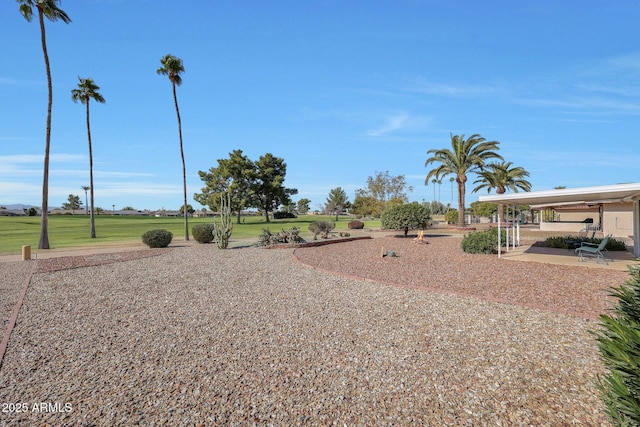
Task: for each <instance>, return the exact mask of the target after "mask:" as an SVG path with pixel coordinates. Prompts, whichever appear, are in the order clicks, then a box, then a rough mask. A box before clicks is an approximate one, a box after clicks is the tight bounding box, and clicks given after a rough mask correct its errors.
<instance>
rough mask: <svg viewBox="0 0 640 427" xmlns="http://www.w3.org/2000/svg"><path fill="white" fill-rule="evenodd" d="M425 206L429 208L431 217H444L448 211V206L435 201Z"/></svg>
mask: <svg viewBox="0 0 640 427" xmlns="http://www.w3.org/2000/svg"><path fill="white" fill-rule="evenodd" d="M427 206H428V207H429V211H430V212H431V213H432V214H433V215H444V214H445V213H447V212H448V211H449V206H448V205H444V204H442V203H440V202H438V201H437V200H434V201H432V202H431V203H429V204H428V205H427Z"/></svg>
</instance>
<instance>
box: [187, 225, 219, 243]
mask: <svg viewBox="0 0 640 427" xmlns="http://www.w3.org/2000/svg"><path fill="white" fill-rule="evenodd" d="M213 229H214V226H213V224H208V223H207V224H196V225H194V226H193V227H192V228H191V234H192V235H193V238H194V239H195V240H196V242H198V243H211V242H213Z"/></svg>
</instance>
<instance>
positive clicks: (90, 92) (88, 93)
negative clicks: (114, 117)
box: [71, 77, 105, 239]
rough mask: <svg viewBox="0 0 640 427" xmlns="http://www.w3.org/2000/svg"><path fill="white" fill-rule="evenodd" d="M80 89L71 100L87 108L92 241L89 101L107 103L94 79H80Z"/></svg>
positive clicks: (94, 224)
mask: <svg viewBox="0 0 640 427" xmlns="http://www.w3.org/2000/svg"><path fill="white" fill-rule="evenodd" d="M78 80H79V82H78V88H77V89H71V99H72V100H73V102H78V101H80V102H81V103H82V104H84V105H86V107H87V139H88V140H89V189H90V190H91V229H90V232H89V236H90V237H91V238H92V239H95V238H96V223H95V218H94V214H93V149H92V147H91V126H90V121H89V101H90V100H92V99H93V100H94V101H96V102H99V103H101V104H104V103H105V100H104V98H103V97H102V95H100V93H99V92H98V90H100V86H98V85H97V84H95V83H94V81H93V79H91V78H87V79H83V78H82V77H78Z"/></svg>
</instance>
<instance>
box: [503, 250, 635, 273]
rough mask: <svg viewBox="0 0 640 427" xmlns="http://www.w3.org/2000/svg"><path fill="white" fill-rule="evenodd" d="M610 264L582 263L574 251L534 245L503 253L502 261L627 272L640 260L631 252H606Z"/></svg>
mask: <svg viewBox="0 0 640 427" xmlns="http://www.w3.org/2000/svg"><path fill="white" fill-rule="evenodd" d="M605 256H606V257H607V262H608V264H605V263H603V262H602V261H600V262H599V263H598V262H596V259H595V258H585V261H580V258H579V257H578V255H576V253H575V251H574V250H573V249H557V248H545V247H541V246H534V245H522V246H519V247H516V248H515V249H513V248H510V249H509V252H503V253H502V254H501V256H500V258H501V259H505V260H509V261H530V262H543V263H548V264H559V265H570V266H575V267H587V268H605V269H609V270H621V271H627V270H628V267H629V266H630V265H636V264H640V260H638V259H637V258H636V257H634V256H633V254H632V253H631V252H629V251H607V252H605Z"/></svg>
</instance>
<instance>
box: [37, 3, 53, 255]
mask: <svg viewBox="0 0 640 427" xmlns="http://www.w3.org/2000/svg"><path fill="white" fill-rule="evenodd" d="M38 19H39V20H40V38H41V41H42V53H43V55H44V64H45V68H46V70H47V88H48V89H49V99H48V103H47V133H46V140H45V141H46V142H45V148H44V172H43V179H42V224H41V228H40V242H39V243H38V249H49V151H50V147H51V106H52V104H53V85H52V83H51V67H50V66H49V54H48V53H47V37H46V34H45V29H44V11H43V10H42V8H41V7H40V6H38Z"/></svg>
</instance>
